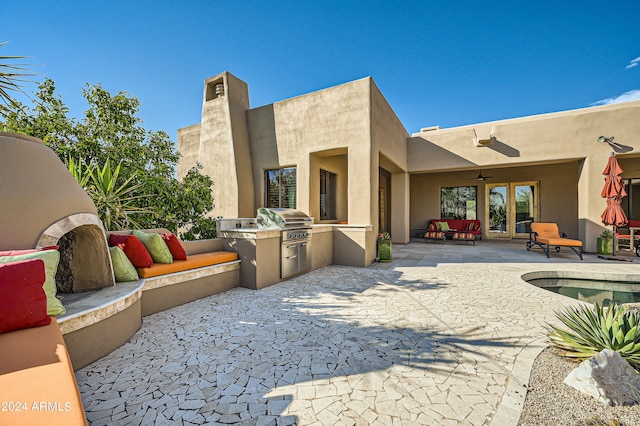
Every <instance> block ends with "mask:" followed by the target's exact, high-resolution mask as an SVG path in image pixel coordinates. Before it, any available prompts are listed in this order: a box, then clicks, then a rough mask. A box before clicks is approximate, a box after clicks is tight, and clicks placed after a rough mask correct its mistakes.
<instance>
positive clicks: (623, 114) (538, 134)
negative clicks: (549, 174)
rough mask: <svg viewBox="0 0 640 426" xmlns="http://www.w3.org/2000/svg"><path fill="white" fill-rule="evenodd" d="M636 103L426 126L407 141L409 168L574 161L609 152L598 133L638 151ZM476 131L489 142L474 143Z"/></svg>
mask: <svg viewBox="0 0 640 426" xmlns="http://www.w3.org/2000/svg"><path fill="white" fill-rule="evenodd" d="M638 117H640V101H634V102H624V103H621V104H615V105H606V106H600V107H591V108H583V109H577V110H571V111H563V112H555V113H549V114H542V115H534V116H529V117H521V118H513V119H508V120H500V121H494V122H487V123H480V124H472V125H467V126H461V127H454V128H449V129H435V130H425V131H422V132H418V133H415V134H414V135H413V136H412V137H411V138H409V139H408V141H407V152H408V171H409V172H435V171H444V170H448V171H452V170H465V169H477V168H478V167H484V168H487V167H494V166H495V167H505V165H508V164H513V165H516V164H518V165H526V164H550V163H553V162H572V161H578V160H582V159H587V158H590V157H592V156H594V155H599V154H600V153H602V152H605V153H608V152H609V151H611V150H612V149H614V148H613V147H612V148H610V147H608V146H606V144H601V143H597V139H598V137H599V136H601V135H605V136H615V143H616V144H618V145H620V147H619V148H620V149H624V150H625V151H624V152H622V151H621V152H620V153H621V154H625V153H633V154H635V153H636V152H637V150H638V147H639V146H638V142H637V135H638V133H639V132H640V120H638ZM478 134H483V135H488V134H490V135H491V138H492V141H493V143H492V144H491V146H477V145H475V144H474V140H475V138H476V137H477V135H478Z"/></svg>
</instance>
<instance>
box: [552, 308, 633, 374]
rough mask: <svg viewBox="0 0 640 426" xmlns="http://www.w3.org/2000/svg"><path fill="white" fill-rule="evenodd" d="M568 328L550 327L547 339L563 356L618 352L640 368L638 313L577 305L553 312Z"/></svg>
mask: <svg viewBox="0 0 640 426" xmlns="http://www.w3.org/2000/svg"><path fill="white" fill-rule="evenodd" d="M556 316H557V317H558V319H560V321H562V323H563V324H564V325H565V326H567V327H568V328H569V329H568V330H564V329H561V328H559V327H556V326H551V332H550V333H549V339H551V342H553V344H554V345H555V346H557V347H558V348H559V349H560V350H561V352H562V355H564V356H567V357H570V358H578V359H588V358H590V357H592V356H593V355H595V354H597V353H598V352H600V351H602V350H603V349H606V348H608V349H611V350H614V351H616V352H618V353H619V354H620V355H621V356H622V357H623V358H625V359H626V360H627V361H628V362H629V363H630V364H631V365H632V366H633V367H634V368H635V369H640V331H639V330H638V327H639V326H638V324H639V323H640V312H639V311H637V310H634V309H628V308H627V307H626V306H624V305H621V306H618V305H616V304H614V303H612V304H611V305H609V306H608V307H602V306H600V305H599V304H597V303H596V304H595V306H594V308H591V307H590V306H588V305H580V306H578V307H574V308H566V309H565V310H563V311H560V312H556Z"/></svg>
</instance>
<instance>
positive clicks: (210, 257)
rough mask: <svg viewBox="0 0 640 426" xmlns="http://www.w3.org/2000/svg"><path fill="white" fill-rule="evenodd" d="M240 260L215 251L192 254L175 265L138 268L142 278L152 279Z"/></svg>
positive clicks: (232, 254) (230, 254)
mask: <svg viewBox="0 0 640 426" xmlns="http://www.w3.org/2000/svg"><path fill="white" fill-rule="evenodd" d="M234 260H238V253H236V252H230V251H215V252H211V253H200V254H192V255H189V257H187V260H176V261H174V262H173V263H154V264H153V265H151V267H149V268H137V270H138V275H139V276H140V278H151V277H157V276H160V275H166V274H172V273H174V272H182V271H187V270H189V269H196V268H203V267H205V266H211V265H217V264H220V263H225V262H232V261H234Z"/></svg>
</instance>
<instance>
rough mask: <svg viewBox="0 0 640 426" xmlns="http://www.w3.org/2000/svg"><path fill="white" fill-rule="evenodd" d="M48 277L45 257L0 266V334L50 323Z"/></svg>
mask: <svg viewBox="0 0 640 426" xmlns="http://www.w3.org/2000/svg"><path fill="white" fill-rule="evenodd" d="M45 279H46V276H45V273H44V262H43V261H42V259H31V260H22V261H18V262H11V263H5V264H1V265H0V333H7V332H10V331H14V330H19V329H22V328H31V327H41V326H44V325H48V324H49V323H50V322H51V317H50V316H49V315H47V296H46V295H45V293H44V289H43V288H42V285H43V284H44V281H45Z"/></svg>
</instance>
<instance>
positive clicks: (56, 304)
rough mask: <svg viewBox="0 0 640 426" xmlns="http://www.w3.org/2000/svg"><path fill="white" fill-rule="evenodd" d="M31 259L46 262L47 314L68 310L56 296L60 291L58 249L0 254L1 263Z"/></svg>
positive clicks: (59, 313)
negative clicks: (7, 254) (57, 284)
mask: <svg viewBox="0 0 640 426" xmlns="http://www.w3.org/2000/svg"><path fill="white" fill-rule="evenodd" d="M29 259H42V261H43V262H44V272H45V275H46V276H47V279H46V280H45V282H44V285H43V286H42V288H43V289H44V293H45V294H46V295H47V315H49V316H56V315H62V314H64V313H65V312H67V310H66V309H65V307H64V306H62V302H61V301H60V300H58V298H57V297H56V293H57V291H58V290H57V288H56V272H57V270H58V262H60V253H59V252H58V250H40V251H35V252H33V253H26V254H19V255H16V256H0V263H9V262H16V261H19V260H29Z"/></svg>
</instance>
